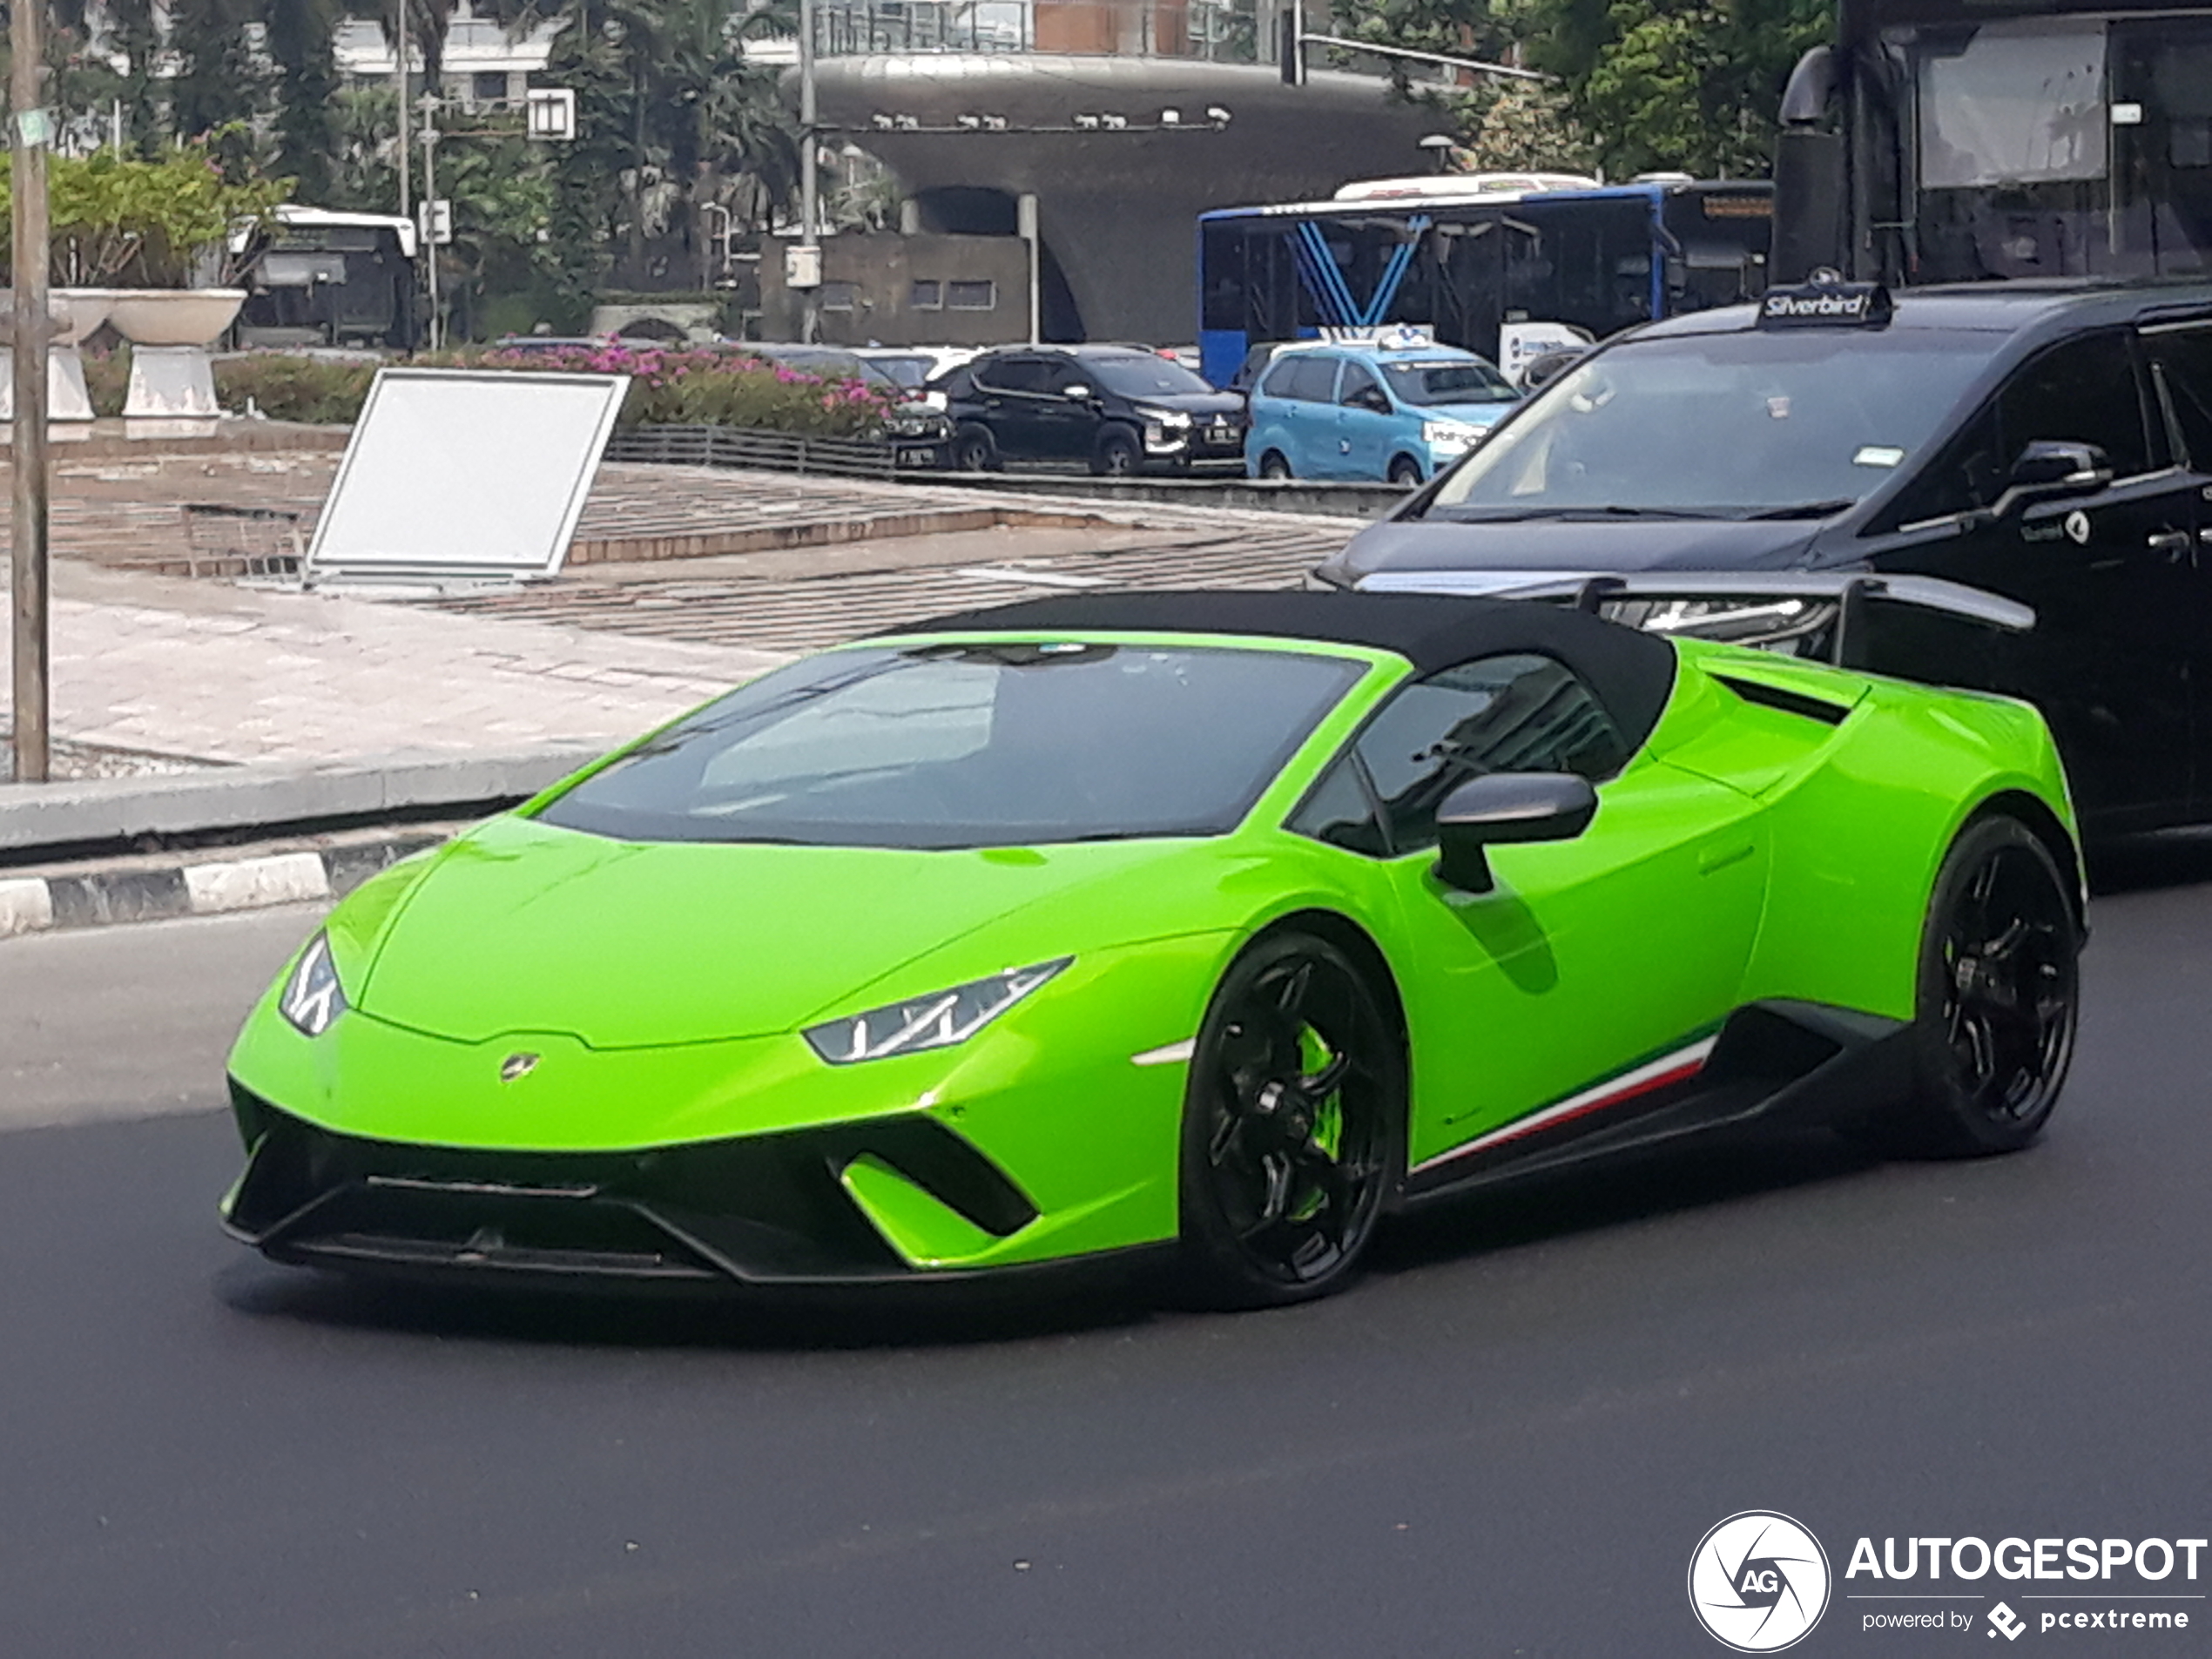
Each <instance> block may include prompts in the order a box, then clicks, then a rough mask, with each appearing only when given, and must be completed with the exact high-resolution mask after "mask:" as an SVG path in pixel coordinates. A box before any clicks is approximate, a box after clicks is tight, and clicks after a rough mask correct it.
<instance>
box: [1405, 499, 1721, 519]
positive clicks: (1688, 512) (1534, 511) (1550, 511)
mask: <svg viewBox="0 0 2212 1659" xmlns="http://www.w3.org/2000/svg"><path fill="white" fill-rule="evenodd" d="M1429 510H1430V511H1431V512H1433V513H1434V514H1436V515H1437V516H1439V517H1448V518H1458V519H1466V520H1467V521H1469V522H1471V523H1478V524H1519V523H1524V522H1526V521H1527V520H1529V519H1534V518H1555V519H1563V520H1566V521H1568V523H1573V522H1574V521H1575V520H1577V519H1602V518H1720V517H1723V516H1724V515H1723V514H1720V513H1706V512H1699V511H1698V510H1696V509H1695V508H1689V507H1622V506H1617V505H1605V506H1599V505H1596V504H1594V503H1587V502H1585V503H1578V504H1576V505H1575V506H1572V507H1566V506H1561V507H1507V508H1487V507H1459V506H1453V507H1433V508H1431V509H1429Z"/></svg>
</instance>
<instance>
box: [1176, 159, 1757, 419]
mask: <svg viewBox="0 0 2212 1659" xmlns="http://www.w3.org/2000/svg"><path fill="white" fill-rule="evenodd" d="M1531 186H1533V188H1532V187H1531ZM1773 208H1774V189H1773V186H1772V185H1769V184H1766V183H1764V182H1758V181H1749V180H1746V181H1730V182H1723V183H1717V184H1715V183H1699V182H1696V181H1695V180H1692V179H1689V178H1687V177H1680V176H1674V175H1668V176H1662V177H1653V178H1648V179H1638V180H1636V181H1635V182H1633V183H1630V184H1626V185H1599V184H1597V183H1596V182H1595V180H1586V179H1575V178H1573V177H1572V176H1559V175H1535V176H1528V175H1514V174H1472V175H1453V174H1439V175H1434V176H1432V177H1426V178H1420V179H1383V180H1376V181H1373V182H1371V183H1366V184H1355V185H1345V188H1344V189H1343V190H1341V191H1339V192H1338V193H1337V196H1336V198H1335V199H1332V200H1330V201H1323V202H1292V203H1285V204H1281V205H1278V206H1266V207H1225V208H1221V209H1218V210H1217V211H1215V212H1210V213H1204V214H1201V215H1200V216H1199V219H1198V352H1199V359H1200V368H1201V369H1202V370H1203V372H1204V374H1205V376H1206V378H1207V379H1208V380H1210V381H1212V382H1213V383H1214V384H1215V385H1217V386H1227V385H1230V384H1231V382H1232V381H1235V380H1236V379H1237V378H1238V371H1239V370H1240V369H1241V368H1244V364H1245V363H1246V361H1247V360H1248V358H1250V357H1251V354H1253V353H1254V352H1255V351H1258V350H1261V349H1263V348H1264V347H1268V346H1270V345H1271V344H1274V343H1276V342H1279V341H1287V340H1309V339H1314V338H1318V337H1320V336H1323V335H1325V334H1354V335H1357V334H1372V333H1374V332H1376V331H1380V330H1386V329H1405V328H1413V329H1420V330H1423V331H1426V333H1428V334H1430V335H1431V336H1432V337H1433V338H1434V339H1435V340H1437V341H1440V342H1441V343H1443V344H1445V345H1449V346H1460V347H1466V348H1467V350H1469V351H1474V352H1479V353H1480V354H1482V355H1483V356H1485V357H1487V358H1489V359H1490V360H1491V361H1493V362H1495V363H1497V364H1499V365H1500V366H1501V368H1504V369H1505V370H1506V372H1507V375H1508V376H1509V377H1511V378H1513V379H1514V380H1515V381H1518V379H1519V369H1520V366H1521V361H1522V360H1523V358H1524V357H1525V356H1526V355H1528V354H1534V352H1535V351H1538V350H1541V349H1544V348H1547V347H1550V346H1554V345H1556V344H1560V343H1561V342H1562V341H1565V340H1568V339H1571V338H1574V337H1575V336H1577V335H1579V336H1581V337H1582V338H1585V339H1593V340H1602V339H1603V338H1604V337H1605V336H1606V335H1608V334H1613V333H1615V331H1617V330H1619V329H1622V328H1626V327H1629V325H1631V324H1632V323H1639V322H1643V321H1645V320H1649V319H1650V318H1653V317H1665V316H1671V315H1673V314H1676V313H1678V312H1683V311H1698V310H1703V309H1704V308H1706V307H1710V306H1723V305H1730V304H1734V303H1735V302H1737V301H1738V300H1748V299H1752V298H1755V297H1756V296H1757V295H1758V294H1759V293H1762V292H1763V291H1764V288H1765V287H1766V259H1767V244H1768V239H1769V233H1770V221H1771V219H1772V216H1773Z"/></svg>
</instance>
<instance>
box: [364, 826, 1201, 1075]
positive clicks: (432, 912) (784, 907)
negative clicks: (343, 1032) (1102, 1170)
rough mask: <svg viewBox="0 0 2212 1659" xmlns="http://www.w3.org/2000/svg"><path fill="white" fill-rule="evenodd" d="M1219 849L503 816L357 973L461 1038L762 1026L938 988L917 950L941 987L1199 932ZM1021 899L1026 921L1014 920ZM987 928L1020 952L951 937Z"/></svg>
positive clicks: (405, 1009)
mask: <svg viewBox="0 0 2212 1659" xmlns="http://www.w3.org/2000/svg"><path fill="white" fill-rule="evenodd" d="M1219 846H1220V843H1219V842H1218V841H1205V840H1152V841H1138V840H1130V841H1104V842H1090V843H1082V844H1077V845H1072V846H1055V847H1045V848H1028V847H1006V848H985V849H979V850H973V851H964V852H933V853H918V852H905V851H900V850H897V849H890V848H880V847H815V846H772V845H758V844H748V845H713V844H705V843H697V842H690V843H653V844H639V843H636V842H628V841H617V840H608V839H606V838H604V837H600V836H595V835H589V834H585V833H582V832H580V831H574V830H565V829H558V828H555V827H553V826H549V825H543V824H539V823H536V822H533V821H532V820H530V819H523V818H516V817H508V818H500V819H493V820H492V821H491V822H489V824H485V825H483V826H480V827H478V828H477V829H475V830H474V831H472V832H470V833H469V834H468V835H466V836H463V837H462V838H461V839H460V840H457V841H455V842H453V843H452V844H451V845H449V846H448V847H447V848H445V849H444V851H443V852H442V853H440V854H439V855H438V857H437V859H436V860H435V862H434V863H433V864H432V865H431V867H430V868H429V869H428V872H427V873H425V874H424V875H423V876H422V877H421V880H418V881H417V882H416V883H415V886H414V888H413V890H412V891H411V892H410V893H409V894H408V895H407V897H406V898H405V900H404V901H403V902H401V904H399V905H398V906H397V907H396V914H395V916H394V917H393V918H392V919H391V920H389V921H387V922H386V923H385V924H384V925H383V927H382V929H381V935H382V936H381V941H379V942H378V944H377V945H376V948H375V949H374V956H373V959H372V962H371V966H370V967H369V969H368V976H367V979H366V981H365V982H364V983H363V984H362V985H361V986H360V987H359V988H355V987H354V986H352V985H348V986H347V993H348V995H351V996H352V997H353V1000H354V1005H355V1006H356V1007H358V1008H360V1009H361V1011H362V1012H363V1013H365V1014H368V1015H373V1016H374V1017H375V1018H378V1019H380V1020H383V1021H386V1022H390V1023H392V1024H395V1025H399V1026H404V1027H406V1028H409V1029H412V1030H415V1031H419V1032H422V1033H425V1034H428V1035H434V1036H439V1037H446V1038H450V1039H453V1040H455V1041H461V1042H482V1041H485V1040H487V1039H489V1038H490V1037H493V1036H496V1035H501V1034H502V1033H506V1032H516V1031H538V1032H559V1033H563V1034H566V1035H571V1036H574V1037H576V1038H577V1039H578V1040H580V1041H582V1042H585V1043H587V1044H589V1045H590V1046H591V1047H593V1048H595V1049H624V1048H644V1047H649V1046H654V1045H660V1044H672V1043H685V1042H706V1041H711V1040H715V1039H719V1038H730V1037H745V1036H759V1035H768V1034H771V1033H774V1032H781V1031H788V1030H791V1029H792V1028H794V1027H796V1026H799V1025H800V1024H803V1023H806V1022H809V1021H811V1020H813V1019H816V1018H825V1017H828V1016H829V1015H833V1014H836V1013H839V1012H843V1011H846V1010H848V1009H850V1010H852V1011H857V1010H858V1009H859V1008H863V1007H869V1006H873V1005H874V1002H873V1001H858V1002H856V1001H853V998H854V997H856V996H859V995H860V994H861V993H863V992H871V991H873V990H876V989H881V990H882V991H883V993H884V994H883V995H879V996H876V997H875V998H874V1001H890V1000H894V999H895V998H897V997H898V996H900V995H921V994H925V993H927V992H928V991H931V990H934V989H937V988H941V986H940V984H939V982H938V981H935V980H932V981H930V982H929V983H927V984H922V983H916V984H913V985H905V984H902V983H900V982H899V979H898V970H900V968H903V967H906V966H907V965H910V964H917V963H919V964H920V965H919V966H918V967H917V969H916V971H917V972H919V973H924V974H927V973H938V972H941V973H943V974H949V975H952V977H951V978H948V979H947V980H945V981H943V983H944V984H947V985H949V984H952V983H957V982H961V981H962V980H964V979H968V978H975V977H980V976H981V975H982V974H989V973H995V972H996V971H998V970H1000V969H1001V968H1013V967H1021V966H1025V965H1026V964H1027V962H1028V961H1031V960H1037V961H1043V960H1049V958H1051V957H1053V956H1056V955H1066V954H1072V953H1074V952H1076V951H1079V950H1082V949H1086V948H1091V949H1095V948H1102V947H1104V946H1107V945H1110V944H1116V943H1127V942H1134V941H1137V940H1140V939H1143V938H1146V937H1157V936H1159V934H1161V933H1162V932H1165V931H1180V932H1196V931H1200V930H1202V928H1203V927H1204V921H1203V920H1202V917H1203V915H1204V914H1205V913H1206V912H1207V910H1208V909H1209V905H1208V901H1207V893H1208V890H1209V888H1210V887H1213V886H1214V884H1216V883H1217V881H1218V878H1219V873H1220V871H1221V868H1222V863H1221V860H1220V858H1219V855H1218V853H1212V854H1211V857H1210V858H1208V859H1206V860H1203V864H1204V869H1203V872H1202V871H1201V869H1200V865H1201V863H1202V860H1201V859H1200V858H1198V857H1195V856H1194V854H1195V853H1204V852H1205V850H1207V849H1217V848H1218V847H1219ZM1231 862H1234V860H1231ZM1163 867H1165V868H1168V869H1179V870H1182V871H1183V872H1184V874H1183V875H1182V876H1181V877H1179V878H1178V877H1177V876H1175V875H1173V874H1171V873H1168V874H1163ZM1215 890H1217V888H1215ZM1079 894H1080V895H1082V897H1081V898H1078V897H1077V895H1079ZM1062 901H1065V902H1062ZM1025 907H1029V908H1032V909H1034V910H1035V912H1037V916H1036V921H1035V927H1034V928H1031V927H1024V926H1020V925H1005V924H1007V919H1008V918H1009V917H1011V916H1012V915H1013V914H1014V913H1016V912H1019V911H1022V910H1023V909H1024V908H1025ZM1171 913H1172V914H1173V919H1172V920H1171V919H1170V915H1171ZM994 922H997V923H1001V926H998V927H992V926H991V924H993V923H994ZM986 929H988V937H986V938H985V939H983V940H982V941H980V942H979V943H978V945H977V949H978V951H982V950H983V948H984V946H985V945H988V946H989V947H990V948H992V949H994V950H1002V951H1012V952H1013V953H1015V954H1014V955H1013V956H1010V957H1008V958H1007V959H1006V960H1002V961H1001V960H999V959H998V958H997V957H996V956H995V955H993V956H989V957H988V961H986V960H984V958H983V956H980V955H979V956H977V957H976V960H975V961H969V960H968V957H967V956H966V955H964V954H962V953H961V951H960V950H958V949H956V948H948V947H949V946H952V945H954V943H955V942H956V941H961V940H962V939H963V938H966V937H968V936H969V935H973V934H977V933H978V932H979V930H986ZM1025 949H1026V950H1029V951H1030V954H1029V955H1028V956H1024V955H1022V952H1023V951H1024V950H1025ZM987 954H988V953H987ZM924 958H928V959H931V960H930V961H921V959H924Z"/></svg>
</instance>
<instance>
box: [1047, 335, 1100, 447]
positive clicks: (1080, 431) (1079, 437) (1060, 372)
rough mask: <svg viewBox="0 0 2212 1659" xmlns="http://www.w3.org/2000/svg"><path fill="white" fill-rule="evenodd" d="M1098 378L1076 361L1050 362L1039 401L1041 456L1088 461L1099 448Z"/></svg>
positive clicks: (1063, 358) (1072, 359)
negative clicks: (1092, 452)
mask: <svg viewBox="0 0 2212 1659" xmlns="http://www.w3.org/2000/svg"><path fill="white" fill-rule="evenodd" d="M1098 407H1099V406H1098V377H1097V374H1096V372H1095V371H1094V370H1093V369H1092V368H1090V366H1089V364H1087V363H1084V362H1083V361H1082V360H1080V359H1078V358H1074V357H1058V356H1055V357H1051V358H1049V359H1047V361H1046V367H1045V372H1044V385H1043V388H1042V395H1040V396H1039V397H1038V399H1037V408H1036V421H1037V431H1038V434H1039V438H1038V442H1039V443H1040V445H1041V446H1042V448H1041V449H1040V451H1039V453H1041V454H1043V455H1050V456H1051V457H1052V458H1053V459H1055V460H1056V461H1088V460H1089V458H1090V454H1091V451H1092V450H1093V449H1095V448H1097V445H1098V428H1099V424H1100V422H1099V415H1098Z"/></svg>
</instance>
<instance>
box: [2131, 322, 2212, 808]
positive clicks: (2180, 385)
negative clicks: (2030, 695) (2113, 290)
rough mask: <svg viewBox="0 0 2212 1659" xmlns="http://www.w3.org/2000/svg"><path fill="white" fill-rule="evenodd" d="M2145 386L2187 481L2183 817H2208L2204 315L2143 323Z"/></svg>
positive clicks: (2207, 348) (2211, 520)
mask: <svg viewBox="0 0 2212 1659" xmlns="http://www.w3.org/2000/svg"><path fill="white" fill-rule="evenodd" d="M2142 344H2143V349H2144V354H2145V356H2146V357H2147V359H2148V362H2149V364H2150V372H2151V376H2152V389H2153V391H2155V393H2156V394H2157V399H2156V401H2157V404H2158V408H2159V411H2160V413H2161V414H2162V415H2165V416H2166V418H2167V420H2168V423H2169V425H2170V427H2171V428H2172V431H2173V435H2174V446H2175V455H2174V460H2175V465H2176V466H2178V467H2179V468H2180V469H2182V473H2183V475H2184V476H2185V477H2186V478H2187V480H2188V484H2189V486H2190V487H2191V490H2192V496H2191V500H2192V503H2193V505H2194V508H2195V525H2194V529H2195V541H2194V543H2193V545H2192V546H2191V548H2190V550H2189V556H2188V559H2187V560H2186V561H2181V560H2176V561H2175V563H2176V565H2177V566H2178V567H2179V570H2178V572H2177V574H2178V577H2179V579H2180V581H2181V583H2183V584H2185V586H2186V589H2187V591H2186V594H2185V595H2182V596H2178V597H2179V603H2180V604H2182V606H2183V607H2184V608H2185V610H2186V612H2187V614H2186V617H2184V618H2183V619H2182V630H2183V632H2184V635H2185V637H2186V640H2187V644H2188V664H2187V666H2188V675H2189V689H2190V692H2191V703H2190V717H2191V722H2192V725H2193V728H2194V729H2193V732H2192V744H2191V748H2192V751H2193V758H2194V759H2195V766H2194V768H2193V771H2192V775H2191V790H2190V797H2189V818H2190V820H2191V821H2192V822H2197V823H2201V822H2203V821H2204V820H2205V819H2208V818H2212V318H2205V319H2202V320H2196V321H2192V322H2187V323H2180V324H2175V325H2171V326H2168V327H2157V328H2151V329H2147V330H2146V331H2145V332H2144V334H2143V337H2142Z"/></svg>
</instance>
